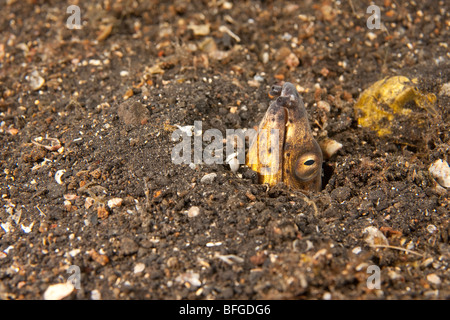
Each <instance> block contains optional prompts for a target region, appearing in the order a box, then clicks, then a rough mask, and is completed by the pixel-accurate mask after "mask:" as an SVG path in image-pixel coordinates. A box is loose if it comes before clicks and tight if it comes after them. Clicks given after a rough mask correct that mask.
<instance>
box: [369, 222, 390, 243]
mask: <svg viewBox="0 0 450 320" xmlns="http://www.w3.org/2000/svg"><path fill="white" fill-rule="evenodd" d="M363 234H364V235H366V238H365V239H364V240H365V241H366V242H367V243H368V244H369V245H370V246H377V245H384V246H387V245H389V242H388V240H387V239H386V237H385V236H384V234H383V233H382V232H381V231H380V230H378V229H377V228H375V227H367V228H365V229H364V231H363Z"/></svg>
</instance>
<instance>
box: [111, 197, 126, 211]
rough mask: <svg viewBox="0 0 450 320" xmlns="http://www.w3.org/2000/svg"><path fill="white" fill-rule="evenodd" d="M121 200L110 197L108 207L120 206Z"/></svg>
mask: <svg viewBox="0 0 450 320" xmlns="http://www.w3.org/2000/svg"><path fill="white" fill-rule="evenodd" d="M122 202H123V199H122V198H112V199H110V200H108V207H110V208H111V209H112V208H116V207H120V206H121V205H122Z"/></svg>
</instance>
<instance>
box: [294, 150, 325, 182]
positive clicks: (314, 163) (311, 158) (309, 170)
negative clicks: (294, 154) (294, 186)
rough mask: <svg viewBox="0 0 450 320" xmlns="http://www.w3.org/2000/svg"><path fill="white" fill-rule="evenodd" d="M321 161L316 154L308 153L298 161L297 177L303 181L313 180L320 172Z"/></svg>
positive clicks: (296, 167)
mask: <svg viewBox="0 0 450 320" xmlns="http://www.w3.org/2000/svg"><path fill="white" fill-rule="evenodd" d="M320 166H321V164H320V159H319V158H318V157H317V155H316V154H314V153H307V154H304V155H302V156H300V158H299V159H298V160H297V164H296V166H295V176H296V177H297V179H299V180H301V181H308V180H310V179H312V178H313V177H314V176H315V175H316V174H317V172H318V171H319V170H320Z"/></svg>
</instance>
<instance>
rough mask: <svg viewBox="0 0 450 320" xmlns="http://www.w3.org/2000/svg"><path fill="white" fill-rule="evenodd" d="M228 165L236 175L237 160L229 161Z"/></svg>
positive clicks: (237, 168)
mask: <svg viewBox="0 0 450 320" xmlns="http://www.w3.org/2000/svg"><path fill="white" fill-rule="evenodd" d="M228 164H229V165H230V170H231V171H233V172H234V173H236V172H237V171H238V170H239V160H238V159H236V158H233V159H231V160H230V161H229V162H228Z"/></svg>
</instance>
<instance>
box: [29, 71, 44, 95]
mask: <svg viewBox="0 0 450 320" xmlns="http://www.w3.org/2000/svg"><path fill="white" fill-rule="evenodd" d="M28 81H29V83H30V89H31V90H33V91H36V90H39V89H40V88H42V86H43V85H44V83H45V79H44V78H42V77H41V75H40V74H39V72H38V71H37V70H34V71H33V72H32V73H31V75H29V76H28Z"/></svg>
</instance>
